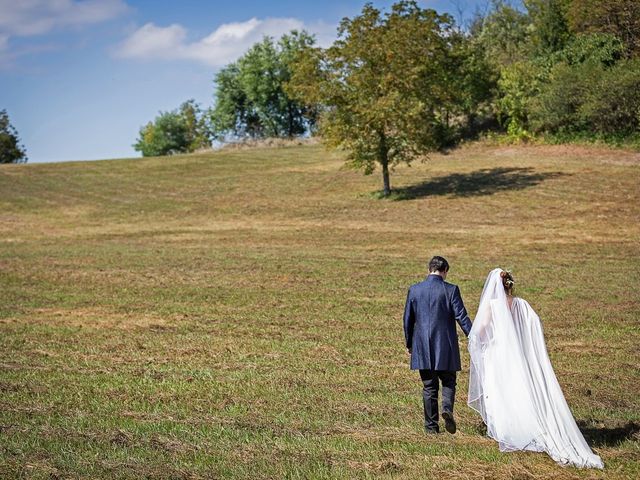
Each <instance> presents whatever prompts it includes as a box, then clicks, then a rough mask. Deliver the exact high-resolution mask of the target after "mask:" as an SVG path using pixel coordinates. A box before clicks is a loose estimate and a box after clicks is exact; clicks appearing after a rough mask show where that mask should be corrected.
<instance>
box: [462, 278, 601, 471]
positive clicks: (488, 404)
mask: <svg viewBox="0 0 640 480" xmlns="http://www.w3.org/2000/svg"><path fill="white" fill-rule="evenodd" d="M501 272H502V270H501V269H499V268H496V269H494V270H492V271H491V272H490V273H489V276H488V277H487V280H486V282H485V284H484V290H483V291H482V296H481V297H480V305H479V307H478V314H477V315H476V318H475V320H474V322H473V327H472V329H471V332H470V334H469V353H470V356H471V366H470V373H469V376H470V378H469V397H468V403H469V406H470V407H471V408H473V409H474V410H477V411H478V412H479V413H480V415H482V419H483V420H484V422H485V423H486V425H487V434H488V435H489V436H490V437H491V438H493V439H495V440H496V441H497V442H498V443H499V445H500V450H501V451H513V450H533V451H546V452H547V453H548V454H549V455H550V456H551V457H552V458H553V459H554V460H555V461H556V462H558V463H560V464H562V465H575V466H577V467H595V468H603V464H602V460H601V459H600V457H599V456H597V455H595V454H594V453H593V452H592V451H591V449H590V448H589V446H588V445H587V443H586V442H585V440H584V437H583V436H582V433H581V432H580V430H579V429H578V426H577V425H576V422H575V420H574V419H573V415H572V414H571V411H570V410H569V406H568V405H567V402H566V401H565V398H564V395H563V393H562V390H561V388H560V385H559V384H558V380H557V379H556V376H555V373H554V371H553V368H552V366H551V362H550V360H549V356H548V354H547V349H546V346H545V343H544V337H543V334H542V326H541V324H540V318H539V317H538V315H536V313H535V312H534V311H533V309H532V308H531V306H530V305H529V304H528V303H527V302H526V301H525V300H523V299H521V298H514V299H513V303H512V306H511V308H509V304H508V302H507V295H506V293H505V291H504V287H503V285H502V279H501V277H500V273H501Z"/></svg>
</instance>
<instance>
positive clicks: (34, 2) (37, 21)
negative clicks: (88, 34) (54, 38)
mask: <svg viewBox="0 0 640 480" xmlns="http://www.w3.org/2000/svg"><path fill="white" fill-rule="evenodd" d="M128 8H129V7H128V6H127V4H126V3H125V2H124V1H123V0H84V1H76V0H0V35H4V36H14V35H15V36H31V35H42V34H45V33H48V32H50V31H51V30H54V29H57V28H64V27H70V26H80V25H90V24H94V23H99V22H103V21H105V20H110V19H112V18H115V17H117V16H118V15H120V14H121V13H123V12H125V11H127V10H128Z"/></svg>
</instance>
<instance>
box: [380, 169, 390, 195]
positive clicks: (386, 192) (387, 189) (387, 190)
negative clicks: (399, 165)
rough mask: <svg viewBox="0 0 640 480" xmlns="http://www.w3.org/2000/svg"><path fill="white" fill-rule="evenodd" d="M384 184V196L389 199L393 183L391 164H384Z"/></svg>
mask: <svg viewBox="0 0 640 480" xmlns="http://www.w3.org/2000/svg"><path fill="white" fill-rule="evenodd" d="M382 183H383V185H384V196H385V197H388V196H389V195H390V194H391V182H390V181H389V162H388V161H385V162H384V163H383V164H382Z"/></svg>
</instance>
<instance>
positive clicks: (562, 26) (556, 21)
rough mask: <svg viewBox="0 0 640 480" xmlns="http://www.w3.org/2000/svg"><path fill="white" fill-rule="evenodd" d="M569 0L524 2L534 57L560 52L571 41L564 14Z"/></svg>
mask: <svg viewBox="0 0 640 480" xmlns="http://www.w3.org/2000/svg"><path fill="white" fill-rule="evenodd" d="M570 2H571V0H525V1H524V4H525V6H526V8H527V11H528V14H529V15H528V16H529V21H530V23H531V37H530V42H531V48H532V51H533V54H534V55H535V56H544V55H548V54H550V53H553V52H557V51H559V50H562V49H563V48H564V47H565V45H566V44H567V42H568V41H569V40H570V39H571V32H570V31H569V25H568V23H567V16H566V12H567V10H568V8H569V4H570Z"/></svg>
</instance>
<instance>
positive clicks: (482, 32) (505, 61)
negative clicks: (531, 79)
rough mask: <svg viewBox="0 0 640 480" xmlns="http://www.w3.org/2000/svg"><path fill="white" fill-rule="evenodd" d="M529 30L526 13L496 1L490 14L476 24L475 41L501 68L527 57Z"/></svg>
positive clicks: (488, 57)
mask: <svg viewBox="0 0 640 480" xmlns="http://www.w3.org/2000/svg"><path fill="white" fill-rule="evenodd" d="M529 27H530V19H529V17H528V16H527V14H526V13H524V12H522V11H520V10H518V9H516V8H514V7H512V6H511V5H509V4H508V3H505V2H504V1H496V2H494V4H493V8H492V9H491V11H490V12H489V13H488V14H487V15H486V16H485V17H484V18H480V19H479V20H478V21H477V25H476V26H475V28H474V30H475V32H474V37H475V38H477V39H478V41H479V42H480V43H481V44H482V45H483V48H484V50H485V52H486V58H487V60H488V61H489V62H491V63H492V64H493V65H494V66H496V67H502V66H506V65H510V64H512V63H514V62H518V61H522V60H524V59H525V58H526V57H527V49H528V48H529V47H528V45H529V37H530V28H529Z"/></svg>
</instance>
